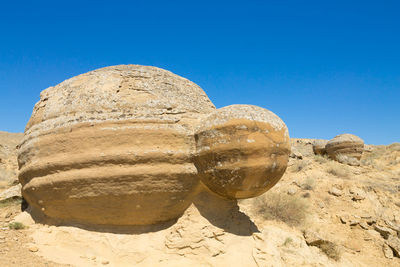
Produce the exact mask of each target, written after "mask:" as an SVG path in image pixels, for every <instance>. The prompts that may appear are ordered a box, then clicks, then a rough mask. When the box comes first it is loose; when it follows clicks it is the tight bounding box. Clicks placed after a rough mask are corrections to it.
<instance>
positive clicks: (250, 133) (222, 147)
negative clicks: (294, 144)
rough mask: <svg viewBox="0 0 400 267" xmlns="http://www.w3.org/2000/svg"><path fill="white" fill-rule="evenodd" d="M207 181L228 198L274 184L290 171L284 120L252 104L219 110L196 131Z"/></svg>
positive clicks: (247, 195) (255, 193)
mask: <svg viewBox="0 0 400 267" xmlns="http://www.w3.org/2000/svg"><path fill="white" fill-rule="evenodd" d="M195 137H196V147H197V154H196V157H195V160H194V161H195V165H196V167H197V169H198V171H199V175H200V179H201V181H202V182H203V183H204V184H205V185H206V186H207V187H208V188H209V189H210V190H211V191H213V192H215V193H217V194H218V195H220V196H222V197H225V198H250V197H255V196H258V195H261V194H262V193H264V192H266V191H268V190H269V189H270V188H271V187H273V186H274V185H275V184H276V183H277V182H278V181H279V179H280V178H281V177H282V175H283V173H284V172H285V170H286V167H287V162H288V158H289V154H290V140H289V134H288V130H287V127H286V125H285V124H284V122H283V121H282V120H281V119H280V118H279V117H278V116H276V115H275V114H274V113H272V112H271V111H269V110H266V109H263V108H260V107H256V106H249V105H232V106H228V107H224V108H221V109H218V110H217V111H215V112H213V113H212V114H211V115H210V116H209V117H207V118H206V119H204V120H203V122H202V123H201V124H200V126H199V128H198V129H197V132H196V135H195Z"/></svg>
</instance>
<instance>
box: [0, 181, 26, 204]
mask: <svg viewBox="0 0 400 267" xmlns="http://www.w3.org/2000/svg"><path fill="white" fill-rule="evenodd" d="M13 198H19V199H20V198H21V185H20V184H17V185H14V186H12V187H10V188H8V189H6V190H4V191H3V192H1V193H0V202H2V201H6V200H9V199H13Z"/></svg>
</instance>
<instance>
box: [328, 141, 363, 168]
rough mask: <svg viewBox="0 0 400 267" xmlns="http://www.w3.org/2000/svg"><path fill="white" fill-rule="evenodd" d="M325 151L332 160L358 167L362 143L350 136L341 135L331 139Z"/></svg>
mask: <svg viewBox="0 0 400 267" xmlns="http://www.w3.org/2000/svg"><path fill="white" fill-rule="evenodd" d="M325 149H326V153H327V154H328V156H329V157H330V158H331V159H333V160H336V161H338V162H341V163H344V164H348V165H360V159H361V156H362V153H363V150H364V141H363V140H362V139H361V138H359V137H357V136H355V135H352V134H341V135H338V136H336V137H335V138H333V139H331V140H330V141H329V142H328V143H327V144H326V146H325Z"/></svg>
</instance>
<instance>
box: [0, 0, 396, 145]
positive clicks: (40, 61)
mask: <svg viewBox="0 0 400 267" xmlns="http://www.w3.org/2000/svg"><path fill="white" fill-rule="evenodd" d="M117 64H141V65H152V66H157V67H160V68H164V69H167V70H170V71H172V72H174V73H176V74H178V75H181V76H183V77H185V78H188V79H190V80H192V81H193V82H195V83H197V84H198V85H200V86H201V87H202V88H203V89H204V90H205V91H206V93H207V94H208V96H209V97H210V99H211V100H212V101H213V102H214V104H215V105H216V106H217V107H223V106H226V105H230V104H253V105H258V106H261V107H264V108H267V109H269V110H271V111H273V112H274V113H276V114H277V115H278V116H280V117H281V118H282V119H283V120H284V121H285V123H286V124H287V126H288V127H289V132H290V134H291V136H292V137H301V138H324V139H330V138H332V137H334V136H335V135H337V134H341V133H353V134H356V135H358V136H360V137H361V138H363V139H364V140H365V142H366V143H371V144H389V143H392V142H400V1H385V0H376V1H368V0H364V1H355V0H352V1H350V0H345V1H341V0H330V1H329V0H326V1H321V0H316V1H306V0H305V1H300V0H297V1H285V0H282V1H267V0H264V1H251V0H247V1H234V0H231V1H217V0H214V1H207V0H203V1H188V0H186V1H173V0H169V1H156V0H152V1H117V0H114V1H111V0H110V1H101V0H97V1H84V0H81V1H75V0H68V1H63V0H60V1H55V0H52V1H40V0H36V1H33V0H32V1H18V0H15V1H1V2H0V130H3V131H11V132H22V131H23V129H24V127H25V124H26V123H27V121H28V119H29V117H30V115H31V112H32V108H33V106H34V104H35V103H36V102H37V101H38V100H39V93H40V92H41V91H42V90H43V89H45V88H47V87H49V86H53V85H56V84H58V83H60V82H62V81H63V80H65V79H68V78H70V77H73V76H75V75H78V74H81V73H84V72H87V71H90V70H93V69H96V68H100V67H104V66H109V65H117Z"/></svg>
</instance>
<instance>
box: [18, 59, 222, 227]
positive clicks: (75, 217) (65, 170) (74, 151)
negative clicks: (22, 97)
mask: <svg viewBox="0 0 400 267" xmlns="http://www.w3.org/2000/svg"><path fill="white" fill-rule="evenodd" d="M214 110H215V107H214V105H213V104H212V103H211V101H210V100H209V99H208V97H207V95H206V94H205V93H204V91H203V90H202V89H201V88H200V87H199V86H197V85H196V84H194V83H192V82H190V81H189V80H187V79H184V78H182V77H179V76H177V75H175V74H173V73H171V72H169V71H165V70H162V69H159V68H155V67H146V66H138V65H123V66H122V65H121V66H113V67H106V68H102V69H98V70H95V71H91V72H88V73H86V74H82V75H79V76H76V77H74V78H71V79H69V80H66V81H64V82H62V83H60V84H59V85H57V86H55V87H50V88H48V89H46V90H45V91H43V92H42V93H41V97H40V101H39V102H38V103H37V104H36V106H35V108H34V111H33V114H32V117H31V119H30V121H29V123H28V125H27V127H26V130H25V137H24V140H23V141H22V143H21V146H20V149H19V158H18V160H19V167H20V175H19V180H20V182H21V184H22V185H23V189H22V193H23V196H24V198H25V199H26V200H27V201H28V202H29V204H30V205H31V206H32V207H33V208H34V209H36V210H39V211H41V212H42V213H44V214H45V215H47V216H48V217H51V218H56V219H61V220H68V221H72V222H79V223H85V224H103V225H143V224H153V223H157V222H160V221H166V220H169V219H174V218H177V217H179V216H180V214H182V213H183V211H184V210H185V209H186V208H187V207H188V206H189V205H190V204H191V200H192V197H193V195H194V194H195V193H196V188H197V187H198V185H199V179H198V177H197V170H196V168H195V166H194V165H193V163H192V160H191V155H192V154H193V152H194V149H195V141H194V138H193V128H194V126H195V125H197V123H198V121H199V119H201V118H202V117H204V116H206V115H207V114H209V113H210V112H213V111H214Z"/></svg>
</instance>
